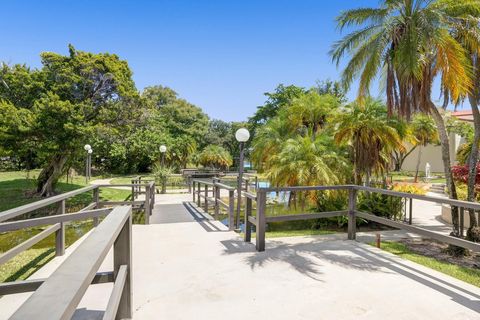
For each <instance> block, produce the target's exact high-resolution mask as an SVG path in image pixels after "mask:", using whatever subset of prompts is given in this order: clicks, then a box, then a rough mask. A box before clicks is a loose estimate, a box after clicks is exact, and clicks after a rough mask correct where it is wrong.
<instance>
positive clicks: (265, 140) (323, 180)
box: [252, 91, 348, 186]
mask: <svg viewBox="0 0 480 320" xmlns="http://www.w3.org/2000/svg"><path fill="white" fill-rule="evenodd" d="M339 105H340V103H339V101H338V99H337V98H336V97H334V96H332V95H329V94H324V95H319V94H318V93H317V92H315V91H309V92H307V93H304V94H302V95H301V96H299V97H297V98H296V99H293V100H292V101H290V102H289V104H287V105H285V106H283V107H282V108H281V109H280V110H279V112H278V114H277V115H276V116H275V117H273V118H272V119H270V120H269V121H267V123H266V124H265V125H264V126H262V127H261V128H259V130H258V132H257V135H256V137H255V139H254V141H253V155H252V156H253V160H254V162H255V164H256V165H257V167H258V168H260V169H261V170H263V172H265V174H266V175H267V177H268V178H269V180H270V182H271V183H272V184H273V185H278V186H280V185H290V186H291V185H301V184H307V185H314V184H330V183H337V182H341V181H345V180H346V179H347V178H346V175H345V172H346V170H345V169H346V168H347V167H348V161H347V160H346V157H345V155H346V154H345V152H344V149H343V148H341V147H338V146H336V145H335V144H334V143H333V131H332V130H333V125H329V124H331V120H332V119H333V118H334V116H335V114H336V112H337V110H338V108H339Z"/></svg>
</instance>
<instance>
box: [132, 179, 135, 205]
mask: <svg viewBox="0 0 480 320" xmlns="http://www.w3.org/2000/svg"><path fill="white" fill-rule="evenodd" d="M133 200H135V179H132V201H133Z"/></svg>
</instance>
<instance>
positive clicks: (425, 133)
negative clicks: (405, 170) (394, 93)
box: [411, 114, 438, 182]
mask: <svg viewBox="0 0 480 320" xmlns="http://www.w3.org/2000/svg"><path fill="white" fill-rule="evenodd" d="M411 130H412V134H413V136H414V137H415V140H416V142H415V145H416V146H417V147H418V157H417V165H416V169H415V180H414V181H415V182H418V170H419V167H420V162H421V159H422V147H425V146H426V145H427V144H429V143H435V142H437V141H438V131H437V127H436V126H435V122H434V121H433V120H432V118H430V117H429V116H426V115H424V114H417V115H415V117H414V118H413V120H412V123H411Z"/></svg>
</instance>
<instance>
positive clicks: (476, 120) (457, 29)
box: [445, 6, 480, 238]
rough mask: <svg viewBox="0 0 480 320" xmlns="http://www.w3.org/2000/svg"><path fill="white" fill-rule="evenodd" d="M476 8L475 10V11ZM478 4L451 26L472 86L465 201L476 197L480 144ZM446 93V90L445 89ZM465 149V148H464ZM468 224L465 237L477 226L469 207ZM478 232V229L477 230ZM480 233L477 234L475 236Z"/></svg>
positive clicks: (479, 10) (469, 235)
mask: <svg viewBox="0 0 480 320" xmlns="http://www.w3.org/2000/svg"><path fill="white" fill-rule="evenodd" d="M475 10H476V11H475ZM479 16H480V6H476V7H473V6H472V8H471V11H470V12H469V14H468V15H465V16H464V17H463V19H461V20H458V21H456V22H455V25H454V27H453V28H452V34H453V36H454V37H455V39H456V40H457V41H459V42H460V43H461V44H462V46H463V47H464V48H465V50H466V51H467V55H468V57H469V59H470V62H471V65H472V69H473V70H472V75H473V87H472V90H470V92H469V94H468V100H469V102H470V107H471V109H472V115H473V126H474V134H473V137H472V141H471V144H470V147H471V148H470V153H469V155H468V179H467V201H475V198H476V185H475V183H476V176H477V163H478V157H479V145H480V110H479V104H480V60H479V59H480V25H479ZM445 94H446V95H448V94H449V93H448V91H445ZM464 151H465V150H464ZM468 212H469V217H470V219H469V220H470V226H469V229H468V231H467V237H470V238H473V237H472V234H471V233H472V229H473V228H474V227H477V226H478V221H477V217H476V215H475V212H474V210H471V209H469V210H468ZM477 233H480V230H477ZM478 237H480V235H477V238H478Z"/></svg>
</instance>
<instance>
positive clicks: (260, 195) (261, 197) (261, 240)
mask: <svg viewBox="0 0 480 320" xmlns="http://www.w3.org/2000/svg"><path fill="white" fill-rule="evenodd" d="M266 205H267V194H266V193H265V191H262V190H259V191H258V192H257V218H256V220H257V238H256V240H257V244H256V247H257V251H265V229H266V226H267V223H266V221H265V207H266Z"/></svg>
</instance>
